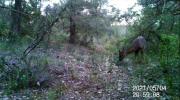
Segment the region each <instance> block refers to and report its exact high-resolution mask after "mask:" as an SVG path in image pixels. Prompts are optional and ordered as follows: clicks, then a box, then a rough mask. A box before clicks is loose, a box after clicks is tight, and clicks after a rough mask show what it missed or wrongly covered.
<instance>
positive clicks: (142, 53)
mask: <svg viewBox="0 0 180 100" xmlns="http://www.w3.org/2000/svg"><path fill="white" fill-rule="evenodd" d="M141 55H142V59H143V62H144V64H146V60H145V57H144V51H143V49H142V50H141Z"/></svg>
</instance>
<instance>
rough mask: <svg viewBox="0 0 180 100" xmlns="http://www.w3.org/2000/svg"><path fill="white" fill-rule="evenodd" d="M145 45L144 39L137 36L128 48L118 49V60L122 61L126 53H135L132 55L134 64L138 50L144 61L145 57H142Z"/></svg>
mask: <svg viewBox="0 0 180 100" xmlns="http://www.w3.org/2000/svg"><path fill="white" fill-rule="evenodd" d="M145 47H146V40H145V38H144V37H142V36H138V37H137V38H136V39H135V40H134V41H133V42H132V45H131V47H130V48H128V49H126V50H124V48H123V51H120V50H119V61H122V60H123V59H124V58H125V57H126V56H127V55H129V54H131V53H135V55H134V64H135V63H136V57H137V55H138V53H139V52H141V54H142V57H143V60H144V63H145V58H144V51H143V50H144V48H145Z"/></svg>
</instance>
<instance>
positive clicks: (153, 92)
mask: <svg viewBox="0 0 180 100" xmlns="http://www.w3.org/2000/svg"><path fill="white" fill-rule="evenodd" d="M166 89H167V87H166V86H163V85H133V86H132V90H133V97H137V98H138V97H144V98H148V97H161V94H160V92H162V91H166Z"/></svg>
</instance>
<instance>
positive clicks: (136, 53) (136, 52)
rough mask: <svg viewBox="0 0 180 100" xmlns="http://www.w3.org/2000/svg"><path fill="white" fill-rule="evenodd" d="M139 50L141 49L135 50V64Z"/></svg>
mask: <svg viewBox="0 0 180 100" xmlns="http://www.w3.org/2000/svg"><path fill="white" fill-rule="evenodd" d="M138 52H139V51H135V54H134V65H135V64H136V57H137V56H138Z"/></svg>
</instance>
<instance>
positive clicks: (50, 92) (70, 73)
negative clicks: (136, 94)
mask: <svg viewBox="0 0 180 100" xmlns="http://www.w3.org/2000/svg"><path fill="white" fill-rule="evenodd" d="M33 53H35V54H37V55H40V56H46V60H47V64H46V67H45V69H43V70H46V71H43V73H42V72H39V74H37V77H39V81H38V82H37V84H38V85H39V88H28V89H26V90H20V91H18V92H15V93H13V94H11V95H8V96H3V97H5V98H9V99H18V100H24V99H29V100H32V99H33V100H42V99H43V100H53V99H55V100H89V99H93V100H94V99H95V100H97V99H98V100H107V99H116V100H117V99H125V100H127V99H132V93H131V92H130V90H131V87H130V86H129V85H128V73H131V72H125V71H123V66H116V65H115V64H113V63H111V62H110V59H112V58H110V55H111V53H110V52H109V51H106V50H105V49H104V48H103V47H102V46H99V45H97V46H96V47H94V48H89V47H84V46H80V45H72V44H69V43H63V44H62V45H61V46H60V47H59V49H56V50H55V49H53V48H50V49H47V50H46V51H45V50H43V49H42V48H38V49H36V51H34V52H33ZM111 57H112V56H111ZM32 64H33V62H32ZM46 76H48V77H46ZM45 77H46V78H45ZM40 80H42V81H40ZM42 84H43V86H45V87H41V85H42ZM44 84H45V85H44Z"/></svg>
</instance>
